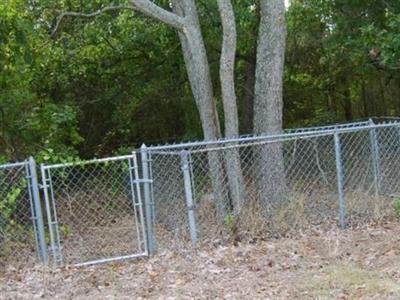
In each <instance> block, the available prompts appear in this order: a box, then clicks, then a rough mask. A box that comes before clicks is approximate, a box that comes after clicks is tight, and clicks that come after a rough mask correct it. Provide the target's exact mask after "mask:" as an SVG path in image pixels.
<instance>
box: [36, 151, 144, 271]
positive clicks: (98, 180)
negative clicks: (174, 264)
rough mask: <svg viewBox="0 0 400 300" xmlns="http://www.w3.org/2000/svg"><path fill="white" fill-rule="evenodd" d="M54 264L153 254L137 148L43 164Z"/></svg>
mask: <svg viewBox="0 0 400 300" xmlns="http://www.w3.org/2000/svg"><path fill="white" fill-rule="evenodd" d="M41 173H42V180H43V186H42V187H43V189H44V197H45V202H46V212H47V218H48V228H49V238H50V252H51V255H52V260H53V264H54V265H56V266H58V265H62V264H73V265H78V266H83V265H92V264H98V263H104V262H111V261H117V260H122V259H129V258H136V257H143V256H147V255H148V248H147V241H146V239H147V237H146V230H145V219H144V216H143V205H142V183H143V180H141V179H140V178H139V170H138V163H137V157H136V153H134V154H132V155H127V156H119V157H114V158H106V159H95V160H91V161H83V162H76V163H66V164H56V165H41Z"/></svg>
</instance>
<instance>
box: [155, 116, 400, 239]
mask: <svg viewBox="0 0 400 300" xmlns="http://www.w3.org/2000/svg"><path fill="white" fill-rule="evenodd" d="M362 126H363V127H362ZM360 127H361V129H359V128H351V127H350V126H347V127H342V128H339V129H345V130H342V131H338V132H339V133H338V137H339V142H340V152H339V153H336V151H335V143H334V134H335V132H336V130H337V129H338V128H337V127H333V128H328V130H325V129H321V130H320V131H317V132H315V133H313V134H311V135H310V134H309V132H310V130H308V131H306V132H304V134H302V133H301V131H300V132H299V131H295V132H294V133H295V135H290V134H288V135H284V136H280V137H275V138H272V137H266V138H265V139H253V140H251V139H248V140H246V139H244V140H241V139H238V140H237V141H236V142H232V141H229V142H226V143H224V142H216V143H215V144H213V143H204V144H201V143H198V144H188V145H186V147H184V146H185V145H177V146H176V148H174V146H170V147H166V148H165V149H162V148H160V147H158V148H156V149H155V150H154V153H153V161H152V167H153V170H154V177H153V179H154V189H155V190H154V192H155V194H154V198H155V201H156V205H155V207H156V211H157V213H156V224H158V225H160V226H163V230H164V231H163V232H164V233H163V235H164V236H165V235H166V233H165V231H167V232H169V233H170V234H171V233H172V232H173V233H174V235H175V236H177V235H179V236H180V238H181V239H183V240H188V239H189V236H190V235H189V232H188V231H189V227H188V217H187V216H188V207H187V205H186V199H185V193H184V186H185V184H188V183H185V182H184V180H183V175H182V169H181V163H182V162H181V160H180V154H181V153H182V151H188V152H189V154H190V176H191V182H190V187H191V189H192V190H193V201H194V204H195V205H194V212H195V226H196V228H195V230H196V232H197V234H198V237H199V239H201V240H202V241H205V242H220V241H222V240H224V239H235V240H254V239H264V238H268V237H281V236H291V235H295V234H298V233H299V232H304V231H313V230H314V229H315V228H316V227H317V226H318V228H319V229H321V228H322V229H323V228H325V229H326V230H329V229H331V228H333V226H337V225H338V224H339V192H338V170H337V160H339V163H340V170H341V173H342V174H343V194H344V202H345V203H344V204H345V206H344V214H345V222H346V225H347V226H360V225H364V224H367V223H369V222H375V221H376V222H379V221H383V220H388V219H390V218H394V217H395V209H394V207H393V196H400V185H399V180H400V173H399V171H398V170H399V169H400V168H399V167H400V147H399V146H400V145H399V143H400V127H399V125H398V124H397V125H396V124H393V125H387V126H383V127H379V126H378V127H376V126H368V122H366V124H361V125H360ZM150 150H151V148H150ZM232 153H236V154H235V155H236V156H235V155H232ZM210 154H213V155H210ZM234 157H236V159H235V158H234ZM227 158H228V159H227ZM213 160H217V162H216V161H213ZM229 164H231V165H232V164H236V165H238V166H239V168H238V169H236V171H237V172H236V173H234V174H232V173H230V172H229V171H228V170H232V166H229ZM216 167H218V168H220V170H219V172H217V173H218V174H217V175H218V176H215V168H216ZM213 173H214V174H213ZM238 178H239V179H238ZM232 182H235V183H236V188H237V189H240V191H239V192H238V191H233V190H232V188H235V185H232ZM238 183H241V184H240V185H239V184H238ZM237 194H240V195H241V198H240V199H235V196H234V195H237ZM238 206H240V207H239V209H238ZM166 222H167V223H168V226H164V225H165V223H166Z"/></svg>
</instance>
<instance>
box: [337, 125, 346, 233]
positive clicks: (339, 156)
mask: <svg viewBox="0 0 400 300" xmlns="http://www.w3.org/2000/svg"><path fill="white" fill-rule="evenodd" d="M334 140H335V158H336V177H337V188H338V200H339V225H340V228H342V229H345V228H346V220H345V199H344V183H343V164H342V153H341V146H340V137H339V134H338V133H337V132H335V133H334Z"/></svg>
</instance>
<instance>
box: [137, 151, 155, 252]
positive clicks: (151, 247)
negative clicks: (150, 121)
mask: <svg viewBox="0 0 400 300" xmlns="http://www.w3.org/2000/svg"><path fill="white" fill-rule="evenodd" d="M140 156H141V160H142V176H143V195H144V204H145V216H146V218H145V219H146V220H145V221H146V235H147V247H148V251H149V254H150V255H151V254H154V253H155V251H156V245H155V239H154V228H153V223H154V220H153V219H154V216H153V200H152V199H151V193H150V178H149V155H148V150H147V147H146V145H145V144H143V145H142V147H140Z"/></svg>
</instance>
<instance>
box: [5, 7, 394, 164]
mask: <svg viewBox="0 0 400 300" xmlns="http://www.w3.org/2000/svg"><path fill="white" fill-rule="evenodd" d="M126 2H127V0H119V1H111V0H106V1H100V0H96V1H80V0H68V1H64V0H57V1H53V0H51V1H50V0H36V1H23V0H6V1H2V2H1V3H0V161H7V160H21V159H24V158H26V157H27V156H28V155H34V156H35V158H37V159H38V160H39V161H46V162H56V161H75V160H77V159H78V157H81V158H87V157H93V156H105V155H110V154H112V153H126V151H128V152H130V150H129V149H132V148H133V147H137V146H140V144H141V143H143V142H144V143H147V144H158V143H165V142H173V141H177V140H190V139H200V138H201V137H202V133H201V132H202V130H201V126H200V122H199V117H198V112H197V109H196V106H195V103H194V101H193V97H192V94H191V90H190V85H189V82H188V79H187V75H186V69H185V65H184V61H183V57H182V53H181V47H180V44H179V39H178V36H177V34H176V31H175V30H173V29H172V28H170V27H168V26H165V25H163V24H161V23H160V22H157V21H155V20H153V19H151V18H148V17H145V16H143V15H141V14H139V13H133V12H131V11H126V10H124V11H114V12H112V13H107V14H103V15H100V16H98V17H96V18H90V19H87V18H72V17H67V18H65V19H64V21H63V22H62V24H61V26H60V28H59V31H58V32H57V34H56V36H55V37H54V38H52V37H51V36H50V32H51V30H52V28H53V27H54V24H55V21H56V17H57V15H58V14H59V12H60V11H67V10H68V11H81V12H90V11H94V10H96V9H98V8H100V7H102V6H105V5H108V4H118V3H126ZM155 2H156V3H157V4H160V5H162V6H163V7H165V8H166V9H169V8H168V6H169V2H168V1H164V0H159V1H155ZM258 2H259V1H256V0H240V1H233V2H232V3H233V5H234V10H235V16H236V22H237V32H238V45H237V59H236V62H237V63H236V72H235V74H236V90H237V95H238V101H239V104H240V105H239V106H240V108H241V114H242V119H243V111H242V110H243V107H242V106H243V105H244V104H245V103H243V99H244V95H245V94H246V88H245V82H246V80H247V79H248V77H249V76H248V74H246V71H247V67H248V64H249V63H251V62H252V61H254V59H255V48H256V40H257V33H258V20H259V14H258ZM196 4H197V8H198V12H199V17H200V22H201V27H202V31H203V35H204V38H205V44H206V47H207V54H208V58H209V62H210V68H211V71H212V81H213V86H214V91H215V93H214V94H215V98H216V100H217V103H218V111H219V112H221V111H222V109H221V100H220V99H221V96H220V86H219V78H218V77H219V76H218V68H219V56H220V47H221V24H220V17H219V13H218V11H217V5H216V3H215V1H211V0H204V1H198V2H196ZM399 15H400V2H399V1H397V0H389V1H387V0H385V1H383V0H378V1H376V0H367V1H361V0H357V1H349V0H340V1H330V0H323V1H321V0H293V1H291V6H290V7H289V9H288V12H287V16H286V22H287V47H286V66H285V78H284V123H285V126H286V127H294V126H305V125H317V124H324V123H331V122H336V121H343V120H350V119H357V118H364V117H367V116H372V115H400V100H399V99H400V87H399V86H400V73H399V69H400V65H399V59H400V54H399V53H400V52H399V51H398V49H399V48H400V38H399V34H398V32H399V30H400V17H399ZM247 92H250V93H251V90H250V91H247ZM222 121H223V116H222V113H221V123H223V122H222ZM118 149H127V150H118Z"/></svg>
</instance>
